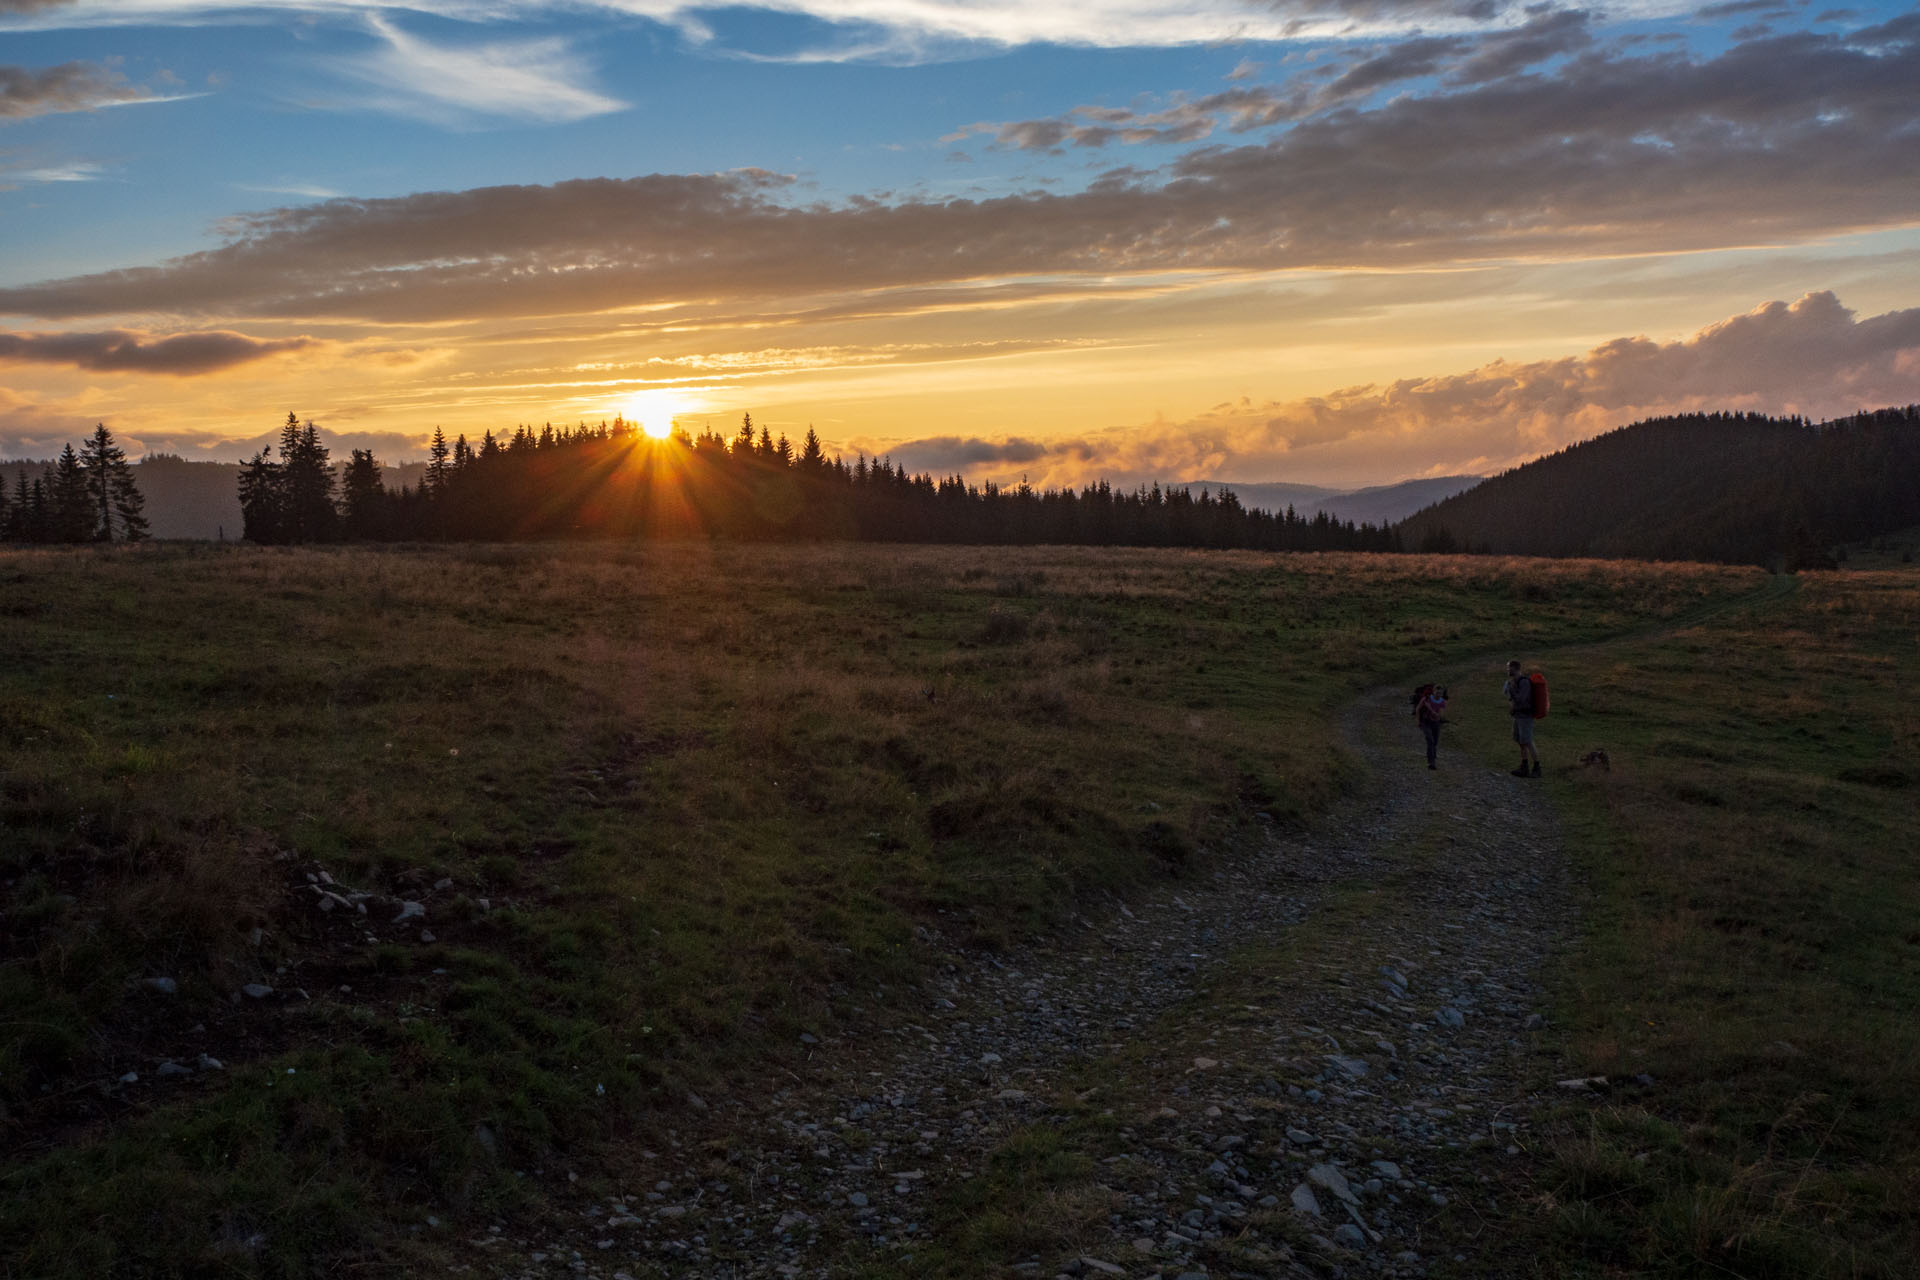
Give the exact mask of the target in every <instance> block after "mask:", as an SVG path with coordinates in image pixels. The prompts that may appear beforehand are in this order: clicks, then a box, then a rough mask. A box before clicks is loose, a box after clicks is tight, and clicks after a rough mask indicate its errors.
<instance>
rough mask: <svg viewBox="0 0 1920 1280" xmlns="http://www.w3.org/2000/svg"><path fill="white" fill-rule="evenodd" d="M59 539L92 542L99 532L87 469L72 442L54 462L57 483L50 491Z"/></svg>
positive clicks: (54, 531)
mask: <svg viewBox="0 0 1920 1280" xmlns="http://www.w3.org/2000/svg"><path fill="white" fill-rule="evenodd" d="M48 502H49V506H50V511H49V515H50V517H51V519H52V523H53V541H55V542H92V541H93V540H94V538H95V537H96V536H97V532H98V531H97V529H96V527H95V525H94V520H93V498H92V495H90V494H89V493H88V492H87V473H86V469H85V468H84V467H82V466H81V465H80V455H79V454H77V453H75V452H74V450H73V445H72V443H71V442H69V443H68V444H67V445H66V447H65V448H63V449H61V450H60V458H59V460H58V461H57V462H55V463H54V464H53V486H52V492H51V493H50V494H49V495H48Z"/></svg>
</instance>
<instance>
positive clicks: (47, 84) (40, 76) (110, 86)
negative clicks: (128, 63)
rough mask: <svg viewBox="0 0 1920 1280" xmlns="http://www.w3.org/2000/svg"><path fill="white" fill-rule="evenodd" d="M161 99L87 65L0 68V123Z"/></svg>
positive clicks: (62, 64) (115, 76)
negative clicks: (37, 68)
mask: <svg viewBox="0 0 1920 1280" xmlns="http://www.w3.org/2000/svg"><path fill="white" fill-rule="evenodd" d="M164 100H165V99H161V98H156V97H155V96H154V95H153V94H152V93H151V92H149V91H148V90H146V89H142V88H138V87H137V86H134V85H131V84H128V83H127V82H126V80H125V78H124V77H122V76H121V75H120V74H119V73H118V72H115V71H111V70H108V69H107V68H105V67H97V66H94V65H93V64H92V63H90V62H63V63H61V64H60V65H59V66H57V67H45V68H42V69H41V70H38V71H36V70H34V69H33V68H31V67H0V120H25V119H27V118H28V117H30V116H44V115H52V114H54V113H56V112H61V111H91V110H93V109H94V108H96V107H109V106H122V105H125V104H127V103H134V102H158V101H164Z"/></svg>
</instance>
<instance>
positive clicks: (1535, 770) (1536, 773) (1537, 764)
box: [1532, 760, 1540, 778]
mask: <svg viewBox="0 0 1920 1280" xmlns="http://www.w3.org/2000/svg"><path fill="white" fill-rule="evenodd" d="M1532 776H1534V777H1536V778H1537V777H1539V776H1540V762H1539V761H1538V760H1535V761H1534V762H1533V775H1532Z"/></svg>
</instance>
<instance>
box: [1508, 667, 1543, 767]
mask: <svg viewBox="0 0 1920 1280" xmlns="http://www.w3.org/2000/svg"><path fill="white" fill-rule="evenodd" d="M1545 685H1546V678H1545V677H1544V676H1542V677H1541V678H1540V679H1539V681H1538V682H1537V683H1536V681H1535V680H1534V678H1533V677H1532V676H1527V675H1523V674H1521V671H1520V660H1519V659H1518V658H1516V659H1514V660H1513V661H1512V662H1509V663H1508V664H1507V682H1506V684H1505V685H1503V686H1501V692H1502V693H1504V694H1506V697H1507V709H1508V711H1509V712H1510V713H1511V714H1512V716H1513V740H1514V741H1515V742H1516V743H1518V744H1519V745H1520V767H1519V768H1518V769H1515V770H1514V771H1513V776H1514V777H1516V778H1537V777H1539V776H1540V753H1539V752H1538V751H1535V750H1534V749H1533V722H1534V721H1535V720H1536V719H1538V718H1539V713H1541V712H1544V711H1545V710H1546V705H1545V700H1544V698H1542V699H1541V700H1540V705H1539V706H1538V707H1536V706H1535V698H1536V690H1538V691H1539V692H1541V693H1544V691H1545Z"/></svg>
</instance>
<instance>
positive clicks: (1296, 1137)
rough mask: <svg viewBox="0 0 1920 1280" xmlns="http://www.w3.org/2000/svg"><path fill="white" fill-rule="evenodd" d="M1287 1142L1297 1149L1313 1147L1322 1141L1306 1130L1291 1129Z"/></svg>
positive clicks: (1288, 1131)
mask: <svg viewBox="0 0 1920 1280" xmlns="http://www.w3.org/2000/svg"><path fill="white" fill-rule="evenodd" d="M1287 1141H1288V1142H1291V1143H1292V1144H1293V1145H1294V1146H1296V1147H1311V1146H1316V1145H1318V1144H1319V1142H1320V1139H1318V1138H1316V1137H1314V1136H1313V1135H1312V1134H1310V1133H1308V1132H1307V1131H1306V1130H1305V1129H1289V1130H1287Z"/></svg>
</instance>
